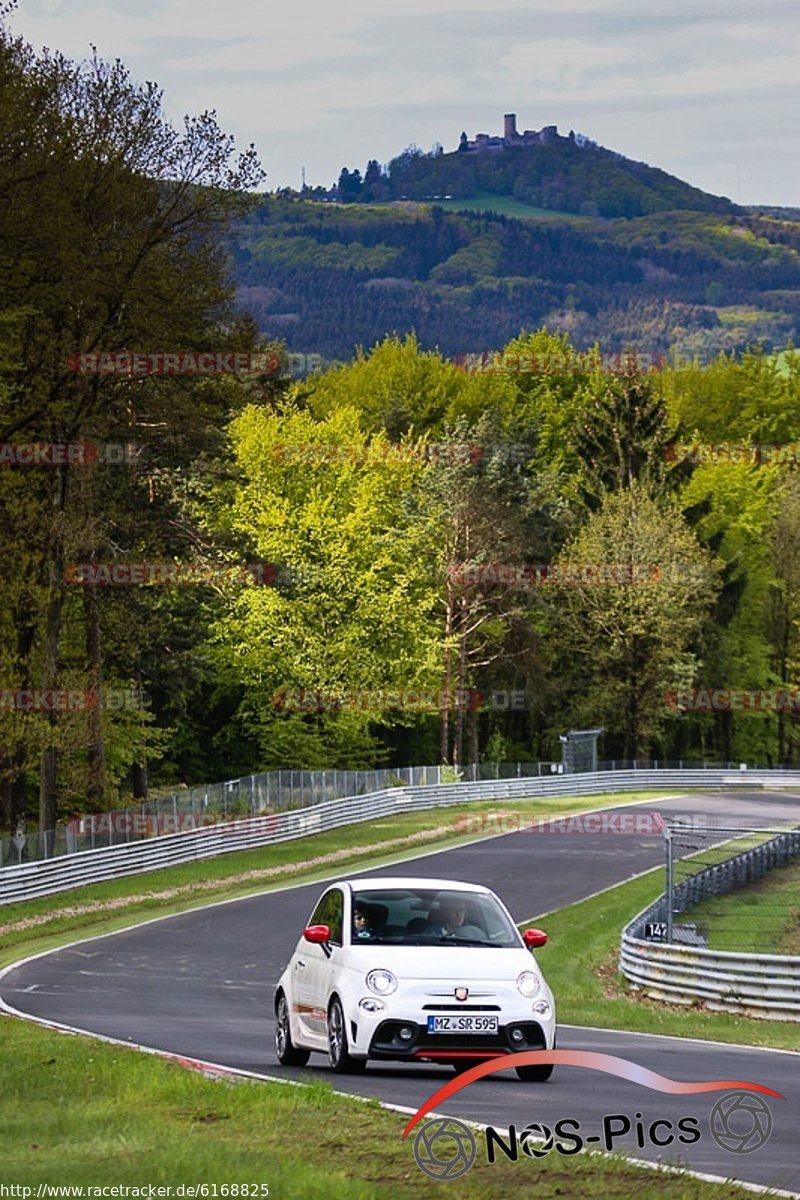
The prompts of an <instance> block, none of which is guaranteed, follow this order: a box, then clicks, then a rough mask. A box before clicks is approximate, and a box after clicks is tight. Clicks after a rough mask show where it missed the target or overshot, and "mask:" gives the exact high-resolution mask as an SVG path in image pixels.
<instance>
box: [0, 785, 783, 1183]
mask: <svg viewBox="0 0 800 1200" xmlns="http://www.w3.org/2000/svg"><path fill="white" fill-rule="evenodd" d="M635 811H638V812H648V811H660V812H663V813H665V814H668V815H669V816H671V817H676V816H679V815H693V814H703V815H707V816H709V817H714V818H717V819H725V820H727V821H732V822H734V823H736V822H739V821H741V822H751V823H762V822H763V823H769V822H771V821H778V820H779V821H788V820H794V821H797V822H800V799H798V798H797V797H793V796H784V795H782V794H776V793H762V792H757V793H753V794H743V793H735V794H732V795H728V794H719V793H718V794H715V795H703V796H692V797H683V798H680V799H671V800H664V801H659V802H652V803H648V804H647V805H639V806H637V808H636V810H635ZM662 860H663V844H662V840H661V838H660V836H652V837H649V836H648V837H644V838H642V837H640V836H623V835H614V836H609V835H602V834H597V835H588V834H581V835H570V834H558V835H548V836H531V835H530V834H528V833H525V832H521V833H514V834H508V835H506V836H503V837H498V838H493V839H491V840H489V841H485V840H484V841H481V842H476V843H474V844H472V845H468V846H462V847H460V848H456V849H453V850H448V851H444V852H439V853H435V854H428V855H424V856H420V857H418V858H415V859H414V861H413V863H411V864H403V863H398V864H395V865H393V866H391V867H386V868H380V869H376V868H372V869H371V870H370V871H369V872H364V873H365V874H366V873H370V874H391V875H407V874H414V875H429V876H433V877H438V878H451V879H465V880H471V881H474V882H477V883H483V884H487V885H489V886H490V887H492V888H494V889H495V890H496V891H497V892H498V893H499V894H500V896H501V897H502V898H503V900H504V901H505V902H506V904H507V905H508V907H509V908H510V910H511V912H512V913H513V915H514V916H515V918H516V919H517V920H518V921H519V922H523V921H526V920H530V919H531V918H533V917H535V916H537V915H539V914H542V913H544V912H547V911H551V910H553V909H556V908H561V907H563V906H564V905H567V904H571V903H574V902H575V901H577V900H580V899H582V898H584V897H586V896H589V895H591V894H593V893H595V892H597V891H599V890H601V889H603V888H606V887H609V886H610V885H613V884H615V883H619V882H621V881H623V880H625V879H627V878H630V877H631V876H633V875H635V874H637V873H639V872H642V871H645V870H647V869H649V868H651V867H653V866H657V865H659V864H660V863H661V862H662ZM321 890H322V888H321V885H320V884H313V885H306V886H303V887H297V888H286V889H284V890H281V891H273V892H268V893H264V894H262V895H259V896H254V897H250V898H247V899H243V900H237V901H234V902H229V903H225V904H218V905H214V906H211V907H208V908H204V909H199V910H195V911H193V912H189V913H184V914H181V915H178V916H174V917H168V918H163V919H159V920H156V921H152V922H150V923H148V924H145V925H143V926H138V927H136V928H133V929H130V930H125V931H123V932H121V933H117V934H113V935H108V936H104V937H102V938H97V939H94V940H92V941H89V942H85V943H83V944H80V945H76V946H73V947H71V948H67V949H63V950H59V951H53V952H51V953H49V954H47V955H44V956H42V957H39V958H36V959H32V960H30V961H29V962H27V963H23V964H21V965H20V966H17V967H14V968H12V969H11V970H10V971H9V972H8V973H6V974H5V976H4V978H3V979H2V980H0V1000H1V1001H2V1002H3V1003H4V1005H5V1006H7V1007H8V1008H9V1009H11V1010H14V1011H17V1012H20V1013H24V1014H27V1015H32V1016H35V1017H39V1018H43V1019H47V1020H51V1021H57V1022H61V1023H63V1024H66V1025H69V1026H72V1027H74V1028H76V1029H80V1030H83V1031H86V1032H90V1033H101V1034H104V1035H106V1036H110V1037H114V1038H118V1039H121V1040H123V1041H132V1042H135V1043H138V1044H142V1045H145V1046H148V1047H152V1048H155V1049H162V1050H167V1051H171V1052H175V1053H178V1054H182V1055H187V1056H189V1057H193V1058H199V1059H204V1060H207V1061H209V1062H214V1063H218V1064H223V1065H226V1066H230V1067H235V1068H239V1069H244V1070H247V1071H253V1072H258V1073H264V1074H267V1075H270V1076H273V1077H274V1076H283V1077H286V1078H293V1079H300V1080H304V1079H309V1078H311V1077H312V1076H313V1075H317V1076H319V1077H320V1078H327V1079H330V1080H331V1081H333V1082H334V1083H335V1086H336V1087H337V1088H338V1089H340V1090H347V1091H353V1092H357V1093H359V1094H362V1095H367V1096H377V1097H380V1098H381V1099H383V1100H387V1101H390V1102H392V1103H394V1104H399V1105H407V1106H408V1107H409V1108H411V1109H416V1108H417V1107H418V1106H419V1105H421V1104H422V1103H423V1101H424V1100H426V1099H427V1098H428V1096H430V1095H431V1093H432V1092H433V1091H435V1090H436V1089H437V1088H438V1087H440V1086H441V1085H442V1083H444V1082H446V1081H448V1080H450V1079H452V1077H453V1075H452V1071H451V1070H450V1069H449V1068H438V1067H434V1066H426V1065H413V1066H412V1065H409V1066H402V1067H401V1066H395V1065H392V1064H390V1065H378V1064H370V1066H369V1067H368V1069H367V1073H366V1074H365V1075H363V1076H361V1077H355V1078H350V1079H349V1078H348V1077H347V1076H333V1075H331V1073H330V1072H329V1071H328V1070H327V1067H326V1065H325V1060H324V1059H323V1058H322V1057H321V1056H316V1055H314V1056H312V1059H311V1064H312V1066H311V1067H308V1068H301V1069H286V1068H281V1067H279V1066H278V1064H277V1062H276V1060H275V1057H274V1053H273V1050H272V1024H273V1023H272V988H273V986H274V984H275V981H276V980H277V978H278V976H279V974H280V972H281V970H282V969H283V967H284V965H285V963H286V960H287V959H288V957H289V955H290V954H291V952H292V950H293V949H294V945H295V943H296V941H297V938H298V936H299V934H300V932H301V930H302V928H303V926H304V924H305V921H306V918H307V917H308V915H309V914H310V912H311V909H312V907H313V904H314V902H315V900H316V898H317V896H318V895H319V894H320V892H321ZM542 926H543V927H544V928H545V929H546V928H547V922H546V920H543V921H542ZM542 965H543V967H545V969H546V960H544V961H543V964H542ZM548 982H549V983H550V985H551V987H552V988H553V991H554V993H555V996H556V1002H558V979H557V978H552V977H551V976H550V975H548ZM797 1028H798V1037H797V1044H798V1050H800V1026H798V1027H797ZM558 1046H559V1049H582V1050H598V1051H603V1052H606V1053H609V1054H615V1055H619V1056H620V1057H623V1058H627V1059H631V1060H633V1061H634V1062H636V1063H639V1064H641V1065H643V1066H645V1067H648V1068H650V1069H652V1070H654V1071H657V1072H659V1073H660V1074H662V1075H666V1076H669V1077H671V1078H673V1079H678V1080H685V1081H699V1080H709V1079H741V1080H748V1081H752V1082H756V1083H761V1084H764V1085H766V1086H768V1087H771V1088H774V1089H775V1090H776V1091H778V1092H781V1093H783V1095H784V1096H785V1097H786V1100H785V1101H780V1100H777V1099H772V1098H768V1102H769V1106H770V1109H771V1111H772V1116H773V1119H774V1128H773V1132H772V1135H771V1138H770V1140H769V1142H768V1143H767V1144H766V1145H765V1146H763V1147H762V1148H761V1149H760V1150H758V1151H755V1152H753V1153H749V1154H734V1153H731V1152H729V1151H726V1150H723V1149H721V1148H720V1147H718V1146H717V1145H716V1143H715V1142H714V1141H713V1140H712V1138H711V1136H710V1134H709V1131H708V1115H709V1113H710V1111H711V1108H712V1106H713V1104H714V1103H715V1101H716V1100H717V1099H718V1098H719V1094H716V1095H715V1094H712V1093H709V1094H706V1095H699V1096H689V1097H680V1096H679V1097H674V1096H665V1095H662V1094H660V1093H658V1092H654V1091H651V1090H649V1089H647V1088H644V1087H642V1086H640V1085H637V1084H635V1083H630V1082H627V1081H625V1080H621V1079H617V1078H614V1077H612V1076H610V1075H605V1074H598V1073H596V1072H594V1071H587V1070H584V1069H580V1068H576V1067H557V1068H556V1070H555V1073H554V1075H553V1077H552V1079H551V1080H550V1081H549V1082H548V1083H546V1084H529V1083H522V1082H520V1081H519V1080H517V1078H516V1076H515V1075H513V1074H512V1073H510V1072H503V1073H499V1074H497V1075H494V1076H493V1077H491V1078H490V1079H488V1080H482V1081H479V1082H478V1083H475V1084H472V1085H471V1086H470V1087H468V1088H466V1089H465V1090H464V1091H463V1092H461V1093H459V1094H458V1095H456V1096H454V1097H452V1098H451V1099H450V1100H448V1101H447V1102H446V1104H445V1105H443V1106H442V1109H441V1111H444V1112H447V1113H449V1114H452V1115H453V1116H462V1117H467V1118H471V1119H473V1120H476V1121H479V1122H481V1123H484V1124H492V1125H495V1126H497V1127H498V1128H501V1127H502V1128H505V1127H507V1126H508V1125H509V1124H516V1125H517V1126H518V1127H522V1126H524V1125H526V1124H528V1123H529V1122H532V1121H537V1122H544V1123H545V1124H547V1125H550V1126H552V1125H553V1124H554V1122H555V1121H557V1120H559V1119H560V1118H573V1119H576V1120H579V1121H580V1123H581V1131H582V1133H583V1134H584V1136H585V1135H587V1134H588V1135H595V1134H599V1133H600V1132H601V1130H602V1120H603V1117H604V1116H608V1115H611V1114H626V1115H627V1116H628V1117H629V1118H631V1121H632V1123H633V1118H634V1116H635V1114H637V1113H640V1114H642V1120H643V1122H644V1123H645V1124H649V1122H651V1121H653V1120H656V1119H662V1118H664V1119H671V1120H672V1121H673V1122H674V1121H677V1119H678V1118H680V1117H682V1116H695V1117H698V1118H699V1119H700V1127H701V1129H702V1137H701V1139H700V1141H698V1142H697V1143H695V1144H694V1145H689V1146H681V1147H680V1155H678V1154H677V1153H675V1152H673V1150H672V1148H665V1149H659V1148H658V1147H655V1146H652V1145H646V1146H645V1147H644V1148H640V1147H638V1146H637V1145H636V1142H635V1140H634V1137H633V1133H631V1134H630V1135H628V1136H627V1137H626V1138H622V1139H620V1140H618V1141H617V1142H616V1143H615V1145H616V1148H619V1149H626V1150H629V1151H630V1152H631V1153H634V1154H635V1155H636V1156H637V1157H640V1158H649V1159H652V1160H654V1161H655V1160H658V1159H660V1160H661V1161H663V1162H674V1163H675V1164H676V1165H682V1166H689V1167H691V1168H693V1169H695V1170H698V1171H703V1172H708V1173H710V1174H713V1175H715V1176H721V1177H729V1178H734V1179H738V1180H742V1181H749V1182H753V1183H757V1184H761V1185H767V1186H770V1187H774V1188H779V1189H785V1190H788V1191H790V1192H797V1193H800V1152H798V1139H797V1132H796V1131H797V1130H798V1129H800V1057H798V1056H797V1055H794V1054H790V1053H780V1052H774V1051H763V1050H755V1049H746V1048H737V1047H727V1046H722V1045H718V1044H711V1043H704V1042H696V1041H684V1040H682V1039H676V1038H660V1037H650V1036H646V1035H641V1034H630V1033H622V1032H610V1031H603V1030H593V1029H581V1028H574V1027H570V1026H564V1025H560V1026H559V1037H558ZM312 1068H313V1069H312ZM409 1164H410V1168H413V1159H412V1157H411V1148H410V1145H409ZM414 1169H416V1168H414ZM535 1169H536V1163H535V1161H533V1160H530V1161H525V1162H523V1163H520V1164H519V1170H520V1171H522V1172H524V1176H521V1180H522V1179H523V1178H525V1179H530V1178H531V1172H532V1171H535Z"/></svg>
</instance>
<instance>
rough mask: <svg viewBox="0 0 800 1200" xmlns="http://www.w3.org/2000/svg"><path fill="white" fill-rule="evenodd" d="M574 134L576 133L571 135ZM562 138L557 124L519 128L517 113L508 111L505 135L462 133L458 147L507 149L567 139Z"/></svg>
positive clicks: (467, 151)
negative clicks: (470, 134)
mask: <svg viewBox="0 0 800 1200" xmlns="http://www.w3.org/2000/svg"><path fill="white" fill-rule="evenodd" d="M571 136H574V135H571ZM566 140H568V139H566V138H561V137H560V135H559V132H558V126H557V125H545V126H543V128H542V129H538V130H537V129H526V130H525V131H524V132H523V133H520V132H519V131H518V129H517V114H516V113H506V114H505V116H504V117H503V136H502V137H492V136H490V135H489V134H488V133H476V134H475V137H474V139H470V138H468V137H467V135H466V133H462V134H461V140H460V142H459V146H458V149H459V150H460V152H461V153H462V154H470V153H475V152H481V151H486V150H505V149H506V148H507V147H508V146H543V145H547V144H548V143H551V142H557V141H566Z"/></svg>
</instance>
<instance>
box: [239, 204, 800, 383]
mask: <svg viewBox="0 0 800 1200" xmlns="http://www.w3.org/2000/svg"><path fill="white" fill-rule="evenodd" d="M487 203H488V201H487ZM229 249H230V254H231V261H232V267H233V271H234V275H235V278H236V281H237V284H238V294H239V299H240V301H241V302H242V303H243V304H244V305H245V306H246V307H247V308H249V309H250V311H251V312H252V313H253V314H254V316H255V317H256V319H257V321H258V323H259V326H260V328H261V329H262V330H263V331H264V332H265V333H266V334H268V335H269V336H270V337H279V338H283V339H285V340H286V343H287V345H288V348H289V349H290V350H292V351H299V352H314V353H318V354H321V355H322V356H323V357H324V358H326V359H349V358H350V357H351V356H352V355H353V353H354V350H355V348H356V347H357V346H358V345H362V346H365V347H369V346H372V345H373V344H374V343H375V342H377V341H380V340H381V339H382V338H383V337H384V336H385V334H386V333H387V332H396V333H401V334H402V333H405V332H409V331H412V330H413V331H415V332H416V333H417V336H418V337H419V340H420V343H421V345H422V346H423V347H425V348H430V349H433V348H435V347H438V348H439V349H440V350H441V351H442V352H443V353H444V354H447V355H450V356H455V355H457V354H460V353H464V352H477V351H483V350H486V349H490V348H493V347H497V346H500V345H502V344H503V343H504V342H505V341H506V340H507V339H508V338H510V337H513V336H516V334H518V333H519V331H520V329H521V328H536V327H539V326H541V325H542V324H546V325H548V326H549V327H551V328H562V329H566V330H569V331H570V333H571V335H572V337H573V340H574V341H575V343H576V344H577V345H578V346H580V347H586V346H589V345H591V344H592V342H594V341H595V340H599V341H600V343H601V344H602V346H603V347H604V348H607V349H609V350H615V349H619V348H622V346H623V345H626V344H635V345H638V346H641V347H642V348H643V349H647V350H649V351H655V350H658V351H662V352H668V351H670V350H674V351H677V352H679V353H681V354H690V355H695V354H700V355H713V354H716V353H718V352H719V351H720V350H735V349H741V348H743V347H745V346H747V345H750V344H753V343H755V342H761V343H763V344H764V345H765V346H766V347H767V348H768V349H771V348H773V347H782V346H785V345H786V344H787V343H788V342H790V341H796V340H797V333H798V323H799V321H800V257H799V256H800V222H797V221H789V220H786V219H783V218H781V219H777V218H775V217H772V216H766V215H759V214H757V213H753V212H737V213H732V214H724V213H720V214H716V213H708V212H700V211H696V210H694V211H692V210H686V209H684V210H679V211H671V212H659V213H655V214H650V215H647V216H643V217H638V218H630V219H616V220H601V219H589V218H585V217H584V218H583V219H581V218H572V219H570V218H569V217H564V218H562V219H559V220H553V219H548V220H546V221H542V220H537V219H535V218H532V219H526V220H519V219H516V218H512V217H508V216H506V215H503V214H502V213H499V214H494V213H487V212H483V213H469V212H444V211H443V209H442V207H441V206H438V205H430V204H423V203H416V202H396V203H390V204H380V205H378V204H357V203H356V204H338V203H318V202H313V201H304V200H299V199H292V198H290V197H287V196H268V197H265V198H264V200H263V202H262V204H261V205H260V207H259V208H258V209H257V210H256V211H255V212H254V213H252V214H251V215H250V216H249V217H248V218H247V219H246V220H245V221H243V222H241V223H240V224H239V225H237V226H236V228H235V230H234V233H233V236H232V238H231V239H230V244H229Z"/></svg>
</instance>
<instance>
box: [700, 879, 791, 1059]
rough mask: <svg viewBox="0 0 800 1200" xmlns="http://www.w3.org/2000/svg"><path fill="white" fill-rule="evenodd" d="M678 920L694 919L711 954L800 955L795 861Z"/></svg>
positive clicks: (717, 897) (715, 898)
mask: <svg viewBox="0 0 800 1200" xmlns="http://www.w3.org/2000/svg"><path fill="white" fill-rule="evenodd" d="M681 921H696V922H697V923H698V924H699V925H700V926H701V928H702V930H703V932H704V933H705V935H706V937H707V938H708V944H709V946H710V947H711V948H712V949H713V950H738V951H740V952H741V951H742V950H752V951H753V952H754V953H757V954H797V955H800V863H799V862H795V863H793V864H791V865H788V866H784V867H775V868H774V869H773V870H771V871H770V872H769V873H768V874H767V875H765V876H764V878H763V879H760V880H759V881H758V882H757V883H751V884H748V885H747V887H743V888H737V890H736V891H735V892H728V893H727V895H725V896H714V897H711V898H710V899H708V900H704V901H703V903H702V904H696V905H695V906H694V907H693V908H691V909H689V910H688V911H687V912H685V913H683V914H681ZM797 1040H798V1042H800V1035H798V1039H797Z"/></svg>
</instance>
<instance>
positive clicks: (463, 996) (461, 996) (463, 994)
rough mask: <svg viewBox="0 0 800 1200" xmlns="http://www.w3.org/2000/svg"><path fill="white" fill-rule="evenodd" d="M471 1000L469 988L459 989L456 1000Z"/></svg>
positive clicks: (457, 989)
mask: <svg viewBox="0 0 800 1200" xmlns="http://www.w3.org/2000/svg"><path fill="white" fill-rule="evenodd" d="M468 998H469V988H465V987H457V988H456V1000H467V999H468Z"/></svg>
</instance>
